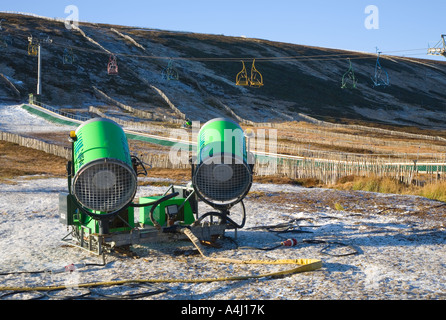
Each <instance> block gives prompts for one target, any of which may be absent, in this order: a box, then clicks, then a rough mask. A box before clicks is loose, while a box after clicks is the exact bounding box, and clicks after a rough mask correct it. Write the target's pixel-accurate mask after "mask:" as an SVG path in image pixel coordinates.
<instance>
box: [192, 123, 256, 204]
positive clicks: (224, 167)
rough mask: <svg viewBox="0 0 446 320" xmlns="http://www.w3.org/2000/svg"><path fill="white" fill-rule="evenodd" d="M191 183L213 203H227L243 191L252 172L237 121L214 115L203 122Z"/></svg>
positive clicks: (238, 197) (238, 198)
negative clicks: (214, 117)
mask: <svg viewBox="0 0 446 320" xmlns="http://www.w3.org/2000/svg"><path fill="white" fill-rule="evenodd" d="M192 183H193V185H194V189H195V191H196V192H197V194H198V196H199V197H200V198H201V199H202V200H204V201H205V202H207V203H208V204H210V205H212V206H214V207H230V206H232V205H234V204H236V203H237V202H239V201H240V200H241V199H242V198H243V197H244V196H245V195H246V193H247V192H248V191H249V188H250V186H251V184H252V172H251V167H250V166H249V165H248V162H247V151H246V144H245V137H244V133H243V130H242V129H241V127H240V126H239V125H238V124H237V123H235V122H233V121H232V120H228V119H224V118H216V119H213V120H210V121H208V122H206V123H205V124H204V125H203V127H202V128H201V130H200V132H199V133H198V147H197V166H196V168H195V170H194V173H193V176H192Z"/></svg>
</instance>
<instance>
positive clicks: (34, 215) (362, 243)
mask: <svg viewBox="0 0 446 320" xmlns="http://www.w3.org/2000/svg"><path fill="white" fill-rule="evenodd" d="M166 189H167V187H154V186H144V187H140V188H139V190H138V194H137V196H138V197H139V196H150V195H154V194H160V193H163V192H164V191H165V190H166ZM64 191H66V180H65V179H56V178H45V177H38V176H37V177H23V178H21V179H17V180H16V181H14V182H13V183H11V184H2V185H0V273H2V274H3V273H9V272H22V271H40V270H45V269H47V270H60V269H63V267H64V266H67V265H70V264H76V265H78V266H80V267H79V268H78V269H77V270H76V271H75V272H71V273H69V272H62V273H58V274H49V273H38V274H28V273H16V274H3V275H0V277H1V279H2V280H1V281H0V283H1V286H36V285H54V284H59V285H65V284H67V283H70V282H71V283H85V282H93V281H111V280H122V279H148V278H150V279H159V278H175V279H187V278H191V277H192V278H194V279H197V278H203V277H209V278H214V277H225V276H234V275H248V274H258V273H263V272H266V271H273V270H284V269H286V268H287V266H258V265H239V264H223V263H215V262H209V261H206V260H204V259H203V258H202V257H201V256H200V255H193V254H190V253H191V252H192V251H193V249H194V247H193V245H192V244H191V243H190V242H188V241H178V242H174V243H157V244H147V245H144V246H141V245H139V246H135V247H134V248H133V250H134V251H135V252H136V253H138V255H139V258H137V259H133V258H130V257H125V256H122V255H117V254H112V255H108V256H107V257H106V262H107V264H106V265H105V266H84V267H82V264H83V263H101V262H102V261H101V259H100V258H99V257H97V256H95V255H93V254H90V253H87V252H85V251H83V250H80V249H77V248H73V247H65V246H63V245H62V242H61V239H62V238H63V237H64V236H65V235H66V234H67V229H66V227H64V226H63V225H62V224H60V223H59V221H58V194H59V192H64ZM282 198H283V199H285V201H283V202H281V201H280V199H282ZM333 201H336V202H339V203H342V205H343V206H344V208H345V210H344V211H338V210H335V209H332V203H333ZM355 201H356V202H357V203H356V204H355V205H353V204H354V203H353V202H355ZM438 204H439V203H438V202H435V201H430V200H427V199H424V198H420V197H414V196H398V195H381V194H375V193H370V192H355V193H351V192H345V191H335V190H329V189H319V188H314V189H307V188H301V187H298V186H289V185H269V184H268V185H266V184H264V185H262V184H254V185H253V188H252V190H251V193H250V194H249V195H248V197H247V198H246V199H245V205H246V210H247V221H246V225H245V227H244V228H243V229H240V230H238V232H237V237H236V238H235V234H234V231H231V230H229V231H227V232H226V236H227V237H228V239H220V240H219V241H218V243H219V244H220V245H221V246H222V247H221V248H207V249H206V250H207V254H208V255H210V256H213V257H224V258H236V259H252V258H256V259H287V258H311V259H321V260H322V262H323V266H322V268H321V269H319V270H316V271H311V272H307V273H299V274H294V275H291V276H288V277H284V278H280V279H269V278H260V279H253V280H243V281H234V282H230V281H225V282H210V283H197V284H191V283H181V282H180V283H163V284H157V285H151V286H150V288H151V289H150V290H158V289H159V290H160V293H158V294H156V295H153V296H148V297H145V298H144V299H162V300H164V299H165V300H185V299H187V300H195V299H207V300H220V299H249V300H260V299H263V300H273V299H285V300H286V299H292V300H294V299H361V300H365V299H445V297H446V274H445V273H444V267H445V265H446V256H445V255H444V252H445V239H446V233H445V226H444V222H443V221H444V210H445V208H444V207H437V206H438ZM383 208H386V209H387V211H385V212H384V211H383ZM394 208H396V209H395V210H393V209H394ZM200 209H201V210H205V208H204V207H201V208H200ZM390 209H392V210H390ZM202 213H204V211H202ZM421 213H422V214H421ZM136 218H137V216H136ZM233 218H234V220H236V219H239V217H237V215H235V216H234V217H233ZM293 220H295V221H297V224H296V225H294V227H295V228H294V232H288V233H274V232H271V231H268V230H266V229H263V228H259V227H261V226H265V225H276V224H279V223H287V222H290V221H293ZM303 231H305V232H303ZM290 237H292V238H296V239H297V240H298V241H299V243H298V245H297V246H295V247H280V248H278V249H275V250H270V251H263V250H258V249H254V248H252V247H256V248H266V247H272V246H275V245H277V244H278V243H280V242H281V241H283V240H284V239H286V238H290ZM230 239H233V240H235V241H236V243H237V245H238V246H237V245H236V244H235V243H234V242H233V241H231V240H230ZM303 240H330V241H333V242H339V243H342V244H344V245H350V246H351V247H345V246H340V245H335V246H332V247H329V248H326V244H323V243H308V242H304V241H303ZM249 247H251V248H249ZM354 250H356V252H357V253H356V254H353V255H348V256H335V255H328V254H327V253H330V254H342V253H346V252H347V253H348V252H354ZM288 268H289V266H288ZM130 289H131V288H124V287H120V288H107V287H105V288H102V289H95V290H103V291H102V293H103V292H107V290H109V291H110V292H111V293H114V294H116V293H117V292H118V293H122V292H123V290H124V292H127V291H126V290H130ZM79 290H83V289H79ZM84 290H85V289H84ZM133 290H136V289H134V288H133ZM146 290H147V289H146ZM161 291H162V292H161ZM95 292H96V293H97V292H98V291H94V290H93V289H91V292H89V293H90V296H92V297H95ZM0 294H2V293H0ZM28 295H29V296H27V295H26V294H22V295H14V296H11V297H9V296H8V297H7V298H15V299H27V298H30V297H33V296H32V294H31V293H30V294H28ZM34 295H35V294H34ZM96 297H100V296H98V295H96ZM45 298H46V297H45Z"/></svg>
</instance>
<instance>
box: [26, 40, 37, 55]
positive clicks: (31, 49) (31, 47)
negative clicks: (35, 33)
mask: <svg viewBox="0 0 446 320" xmlns="http://www.w3.org/2000/svg"><path fill="white" fill-rule="evenodd" d="M38 46H39V45H38V43H37V42H36V41H34V39H33V37H32V36H31V37H28V55H29V56H37V53H38V52H37V51H38Z"/></svg>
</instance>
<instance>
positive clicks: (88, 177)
mask: <svg viewBox="0 0 446 320" xmlns="http://www.w3.org/2000/svg"><path fill="white" fill-rule="evenodd" d="M70 137H71V139H72V140H73V151H72V154H73V155H72V165H71V168H72V169H71V170H73V172H72V173H71V175H70V176H72V177H73V178H72V183H70V185H71V190H70V193H71V194H72V195H73V196H74V198H75V199H76V202H77V203H78V204H79V207H80V208H81V209H82V211H83V212H85V213H86V214H88V215H89V216H91V217H92V218H94V219H96V220H102V219H106V218H109V217H111V216H113V215H115V214H117V213H118V212H119V211H121V210H123V209H125V208H127V207H128V206H129V205H130V203H131V202H132V200H133V198H134V196H135V194H136V189H137V175H136V172H135V170H134V168H133V165H132V159H131V156H130V152H129V147H128V142H127V137H126V135H125V133H124V131H123V130H122V128H121V127H120V126H119V125H118V124H117V123H116V122H114V121H112V120H109V119H104V118H94V119H91V120H89V121H86V122H84V123H83V124H82V125H81V126H79V127H78V128H77V130H76V131H75V132H71V133H70Z"/></svg>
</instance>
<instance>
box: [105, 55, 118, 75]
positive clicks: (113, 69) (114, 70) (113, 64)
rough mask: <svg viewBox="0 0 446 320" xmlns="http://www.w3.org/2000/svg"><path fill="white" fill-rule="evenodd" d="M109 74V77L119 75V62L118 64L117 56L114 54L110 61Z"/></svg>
mask: <svg viewBox="0 0 446 320" xmlns="http://www.w3.org/2000/svg"><path fill="white" fill-rule="evenodd" d="M107 73H108V74H109V75H117V74H118V62H117V60H116V56H115V55H114V54H112V55H111V56H110V57H109V59H108V65H107Z"/></svg>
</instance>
